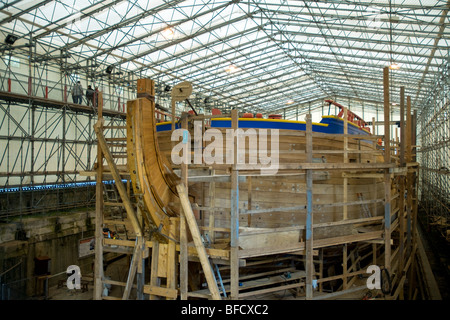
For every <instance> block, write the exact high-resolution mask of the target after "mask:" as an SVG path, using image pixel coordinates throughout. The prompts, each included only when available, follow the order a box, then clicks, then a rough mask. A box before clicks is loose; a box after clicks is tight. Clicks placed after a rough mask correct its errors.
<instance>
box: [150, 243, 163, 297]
mask: <svg viewBox="0 0 450 320" xmlns="http://www.w3.org/2000/svg"><path fill="white" fill-rule="evenodd" d="M158 260H159V242H158V240H156V239H154V240H152V262H151V265H150V286H151V287H159V285H160V281H161V280H160V279H159V277H158V264H159V261H158ZM149 299H150V300H156V299H157V296H156V295H153V294H150V296H149Z"/></svg>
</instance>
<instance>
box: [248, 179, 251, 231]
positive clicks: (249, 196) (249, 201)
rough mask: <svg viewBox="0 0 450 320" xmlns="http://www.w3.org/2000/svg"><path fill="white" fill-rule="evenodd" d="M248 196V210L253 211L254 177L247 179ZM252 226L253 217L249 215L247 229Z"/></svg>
mask: <svg viewBox="0 0 450 320" xmlns="http://www.w3.org/2000/svg"><path fill="white" fill-rule="evenodd" d="M247 195H248V202H247V210H252V177H251V176H249V177H247ZM251 224H252V215H251V214H249V215H248V217H247V227H251Z"/></svg>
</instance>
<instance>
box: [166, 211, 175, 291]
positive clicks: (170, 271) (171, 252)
mask: <svg viewBox="0 0 450 320" xmlns="http://www.w3.org/2000/svg"><path fill="white" fill-rule="evenodd" d="M176 219H177V218H170V222H169V223H170V232H171V234H176V232H177V230H176V228H177V225H176ZM166 283H167V289H172V290H175V291H176V287H177V276H176V243H175V241H173V240H172V239H170V240H169V243H168V245H167V281H166ZM169 299H170V298H169Z"/></svg>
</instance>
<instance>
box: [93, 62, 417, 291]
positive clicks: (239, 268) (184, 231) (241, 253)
mask: <svg viewBox="0 0 450 320" xmlns="http://www.w3.org/2000/svg"><path fill="white" fill-rule="evenodd" d="M149 95H150V96H152V95H154V92H153V91H150V92H149ZM185 98H186V97H184V96H183V95H180V96H179V97H177V96H176V95H173V101H174V102H173V106H174V103H175V102H176V101H182V100H183V99H185ZM177 99H179V100H177ZM384 101H385V102H384V134H383V135H375V134H373V135H370V136H367V135H364V136H358V135H351V134H348V132H347V127H348V126H347V124H348V117H347V109H344V117H343V118H344V133H343V134H335V135H331V136H335V137H339V138H342V139H343V148H342V151H341V152H342V154H343V159H344V161H343V163H317V162H314V161H313V154H318V153H320V152H324V151H323V150H315V149H314V145H313V137H318V136H321V135H325V134H322V133H316V132H313V131H312V121H311V115H307V117H306V131H305V132H298V133H296V134H298V135H299V136H304V137H306V156H307V161H306V162H305V163H295V164H283V165H280V166H279V168H278V176H280V177H282V176H283V175H292V174H301V175H303V176H304V179H305V181H306V188H307V192H306V194H307V198H306V205H305V207H306V212H307V216H306V223H305V225H304V226H293V227H284V228H273V229H272V230H263V231H260V232H259V235H261V233H264V234H265V236H271V235H281V234H284V233H289V232H298V231H299V230H302V231H304V232H305V233H306V238H305V241H300V242H298V243H293V244H292V245H291V246H285V245H282V246H280V245H278V246H277V244H276V242H275V244H274V245H273V246H268V247H265V248H263V249H257V250H254V249H253V250H252V249H249V250H244V249H241V248H240V244H241V243H242V241H245V240H248V239H249V238H251V237H255V239H256V236H258V233H257V232H256V233H255V232H253V233H252V232H247V233H243V232H240V230H239V221H240V219H242V218H243V217H247V218H248V219H251V217H252V215H253V214H270V213H271V212H275V211H283V210H284V211H295V210H298V209H299V208H298V207H286V208H273V209H272V210H270V209H258V208H253V207H252V183H251V181H252V180H251V177H252V175H257V173H256V172H257V171H259V170H260V167H259V166H257V165H256V166H254V167H253V168H251V169H249V167H248V165H246V166H241V165H239V164H238V162H237V161H234V164H232V165H223V168H224V169H226V170H228V171H227V172H228V175H227V176H217V175H215V173H214V170H211V168H210V167H208V166H207V165H196V166H193V168H194V167H195V169H202V170H204V172H207V175H203V176H198V175H193V176H190V174H189V173H190V170H191V168H190V165H189V164H187V163H184V164H181V166H180V168H179V169H180V177H181V179H180V183H179V184H178V185H177V187H176V189H177V192H178V196H179V199H180V208H179V209H180V210H179V216H177V217H171V218H170V219H169V220H170V230H171V234H174V235H175V234H176V235H177V236H176V237H174V238H171V239H168V240H167V241H161V240H160V239H159V238H158V237H155V236H154V235H155V232H154V230H151V229H150V230H149V228H148V226H147V225H146V224H145V223H144V221H145V219H144V214H143V210H145V208H144V206H143V204H142V199H141V197H140V195H139V194H132V191H131V190H130V186H129V180H127V179H129V174H130V173H129V172H128V169H127V168H126V166H118V165H116V160H117V159H118V158H115V157H114V155H113V154H112V153H111V144H110V142H111V141H108V140H107V138H105V137H104V135H103V132H104V129H105V128H107V127H105V126H103V122H102V117H101V110H99V121H98V123H97V124H96V126H95V131H96V133H97V137H98V146H99V147H98V161H97V168H96V177H97V207H96V209H97V210H96V212H97V216H96V260H95V280H96V285H95V296H94V298H95V299H114V298H113V297H111V296H107V295H104V294H103V291H104V287H105V284H107V285H114V286H122V287H124V290H123V294H122V297H116V298H117V299H128V298H129V297H130V292H131V290H132V289H133V288H135V289H136V296H137V298H138V299H144V297H146V295H148V297H149V298H150V299H156V298H161V297H162V298H166V299H177V298H180V299H182V300H185V299H193V298H195V299H198V298H207V299H217V300H218V299H233V300H236V299H247V298H253V297H256V296H259V295H263V294H269V293H274V292H279V291H282V290H293V291H295V292H296V294H297V297H298V298H303V299H333V298H334V299H335V298H339V297H340V296H343V295H345V294H352V293H355V292H360V291H364V290H367V286H366V284H362V285H361V284H360V283H361V281H359V280H361V279H360V278H361V276H363V275H366V276H368V274H367V266H361V265H360V264H361V261H362V260H367V258H369V260H370V261H371V263H370V264H373V265H377V266H381V268H382V271H383V272H382V273H384V274H385V275H388V276H389V277H388V278H389V281H388V283H387V284H384V287H383V288H384V289H383V290H382V291H383V295H382V297H383V299H413V298H414V297H415V296H416V295H417V290H416V288H415V279H416V272H417V270H415V257H416V251H417V232H416V223H417V222H416V221H417V186H416V184H417V176H418V170H419V165H418V163H416V162H413V158H414V155H413V154H412V150H413V149H414V148H415V145H414V144H413V143H414V137H415V134H414V132H415V130H416V128H415V127H413V126H412V124H414V123H415V121H414V119H412V117H413V116H412V113H411V99H410V97H409V96H408V97H406V104H405V96H404V88H403V87H402V88H401V91H400V101H401V104H400V111H401V114H400V118H401V120H400V132H401V136H400V137H398V135H397V134H396V137H395V140H392V141H391V140H390V139H389V137H390V136H391V134H390V128H391V121H390V97H389V69H388V68H385V69H384ZM405 106H406V110H405ZM221 116H222V117H223V115H221ZM214 117H220V116H214V115H211V116H207V115H189V114H183V116H182V117H181V120H180V126H181V128H182V129H185V130H188V127H189V122H190V121H193V120H196V121H202V122H203V123H205V122H207V121H210V120H211V119H212V118H214ZM172 119H175V108H174V107H173V108H172ZM172 123H173V124H174V123H175V120H173V121H172ZM231 124H232V128H233V129H236V128H238V127H239V115H238V112H237V110H233V111H232V113H231ZM373 125H374V128H375V121H373ZM174 128H175V126H174V125H173V126H172V130H174ZM109 129H113V128H109ZM374 131H375V130H374ZM374 133H375V132H374ZM396 133H397V131H396ZM326 135H327V136H330V135H329V134H326ZM235 139H238V137H237V136H236V137H235ZM358 139H359V140H361V139H364V140H366V141H367V140H369V141H371V142H372V143H373V144H374V146H376V148H375V149H378V151H379V152H378V153H380V152H381V153H382V154H383V156H384V162H383V163H360V162H359V163H358V162H356V163H355V162H350V161H349V157H348V154H349V153H352V154H355V153H358V152H360V153H361V152H366V151H361V150H354V149H350V148H349V143H350V142H351V141H353V140H358ZM380 139H381V140H382V141H383V147H382V148H380V146H379V144H378V143H379V140H380ZM124 141H126V138H125V140H124ZM234 147H235V150H234V151H235V152H234V157H237V155H238V150H237V144H234ZM380 150H381V151H380ZM104 162H105V163H104ZM324 170H327V171H331V170H333V171H337V172H341V173H342V177H343V181H344V182H343V186H342V187H343V190H344V193H343V199H342V202H338V203H332V204H329V206H334V207H341V208H342V219H341V220H338V221H334V222H327V223H314V212H315V210H317V206H316V205H314V203H313V192H312V190H313V181H314V179H313V177H314V175H315V174H316V173H318V172H321V171H324ZM355 172H357V173H355ZM106 175H109V176H111V177H112V178H113V179H114V182H115V187H116V188H117V191H118V194H119V201H118V203H116V204H115V205H117V206H120V207H121V208H123V209H124V210H125V212H126V218H122V219H121V222H120V223H123V224H124V225H128V226H130V227H131V229H132V231H133V232H132V233H131V234H132V236H131V237H128V238H127V239H111V238H107V237H105V235H104V232H103V231H104V228H105V226H107V225H108V224H114V223H118V222H117V221H111V219H105V217H104V214H105V210H104V208H105V205H110V204H107V203H106V202H105V201H104V196H103V195H104V188H103V185H104V179H105V176H106ZM358 178H364V179H368V178H370V179H372V178H373V179H374V180H375V179H383V180H384V186H385V188H384V193H383V194H382V195H379V196H378V197H377V199H376V200H364V198H362V197H359V198H358V201H348V197H347V186H348V179H358ZM242 179H246V181H247V186H248V190H247V191H248V192H247V197H248V207H247V209H245V210H243V209H242V208H240V207H239V199H240V195H239V184H240V181H242ZM123 180H127V181H128V183H127V185H125V184H124V183H123ZM222 180H224V181H231V189H230V199H231V208H230V209H229V210H230V224H229V225H230V228H220V227H216V225H215V222H214V221H215V213H216V212H217V211H219V210H221V209H223V208H220V207H219V206H218V205H216V204H215V202H214V195H213V194H210V195H211V201H210V203H209V206H207V207H206V206H199V205H197V204H192V203H191V201H190V200H189V195H188V191H189V184H190V183H192V182H199V181H200V182H204V183H205V184H206V185H208V186H209V188H208V189H207V190H208V192H210V193H214V183H215V182H216V181H222ZM127 186H128V187H127ZM393 201H396V204H398V205H396V209H395V210H394V209H392V208H393V207H392V205H391V204H392V203H393ZM377 203H382V204H383V205H384V215H383V216H371V214H370V208H371V206H372V205H373V206H375V205H376V204H377ZM350 206H359V207H360V208H361V211H362V212H363V213H364V217H362V218H359V219H349V218H348V215H347V209H348V208H349V207H350ZM194 211H198V212H201V213H202V214H204V215H208V225H202V223H201V222H199V220H198V219H197V218H196V216H195V214H194ZM372 222H374V223H375V222H376V223H381V224H382V225H383V229H381V230H363V231H362V232H360V233H358V234H352V235H345V236H336V237H331V238H326V239H314V238H313V234H314V230H317V229H320V228H326V227H330V226H339V225H342V226H344V225H353V226H358V225H364V224H370V223H372ZM362 229H364V228H361V230H362ZM156 233H157V232H156ZM218 233H220V234H227V235H228V236H227V238H228V240H229V242H227V244H226V245H220V239H218V237H216V234H218ZM208 243H215V244H216V245H215V246H208ZM355 244H356V246H355ZM361 247H363V248H365V249H367V248H369V250H366V251H365V256H364V257H361V256H360V255H359V254H358V253H359V252H358V250H360V249H361ZM328 248H335V249H337V250H338V251H339V250H340V252H339V254H338V256H339V258H338V259H340V261H341V262H342V273H341V274H334V275H328V276H326V277H325V276H324V270H323V268H324V252H325V250H326V249H328ZM106 251H114V252H121V253H126V254H128V255H131V257H132V259H131V262H130V266H129V272H128V277H127V281H126V282H119V281H115V280H107V279H105V278H104V275H103V254H104V252H106ZM274 257H276V258H274ZM370 257H371V259H370ZM146 261H151V267H150V272H149V274H148V275H147V280H148V283H146V281H147V280H146V271H145V264H146ZM283 261H300V262H302V263H303V265H304V270H298V269H296V268H292V267H290V266H289V265H286V264H284V263H280V262H283ZM267 262H270V263H271V264H270V265H271V267H270V268H268V269H267V270H261V269H258V272H254V273H252V272H248V268H252V267H255V266H262V265H264V264H266V263H267ZM192 263H197V264H198V263H199V265H200V266H201V268H199V269H198V270H200V273H202V275H203V276H204V279H205V280H206V283H205V284H206V286H207V288H202V287H201V286H196V285H193V284H192V279H191V278H195V277H192V275H191V274H190V270H189V268H190V266H191V265H192ZM276 265H279V267H278V268H274V266H276ZM317 270H318V271H317ZM243 271H245V272H243ZM261 277H264V279H265V280H266V281H265V282H264V283H261V281H259V280H258V279H261ZM385 278H386V277H385ZM135 279H137V281H135ZM197 279H198V274H197ZM336 281H341V283H342V285H341V286H340V288H339V290H338V291H335V292H332V293H326V292H325V290H324V285H325V284H327V283H330V282H336ZM135 282H136V283H135ZM356 283H359V285H355V284H356ZM406 283H407V284H408V286H407V287H406V286H405V284H406ZM405 288H407V289H408V292H405Z"/></svg>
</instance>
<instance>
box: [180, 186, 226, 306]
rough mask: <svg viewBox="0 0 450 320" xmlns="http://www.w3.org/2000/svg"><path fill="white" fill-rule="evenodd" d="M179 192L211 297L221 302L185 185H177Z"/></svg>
mask: <svg viewBox="0 0 450 320" xmlns="http://www.w3.org/2000/svg"><path fill="white" fill-rule="evenodd" d="M177 191H178V196H179V197H180V201H181V206H182V207H183V212H184V214H185V217H186V222H187V225H188V226H189V230H190V231H191V235H192V238H193V239H194V243H195V247H196V249H197V252H198V256H199V258H200V263H201V265H202V268H203V272H204V274H205V277H206V282H207V283H208V288H209V290H210V291H211V296H212V298H213V299H214V300H221V298H220V293H219V288H218V287H217V282H216V279H215V276H214V272H213V270H212V267H211V264H210V263H209V260H208V255H207V254H206V250H205V247H204V245H203V242H202V239H201V235H200V230H199V229H198V225H197V222H196V221H195V216H194V212H193V211H192V208H191V204H190V202H189V198H188V195H187V193H186V189H185V188H184V185H182V184H179V185H177Z"/></svg>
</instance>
